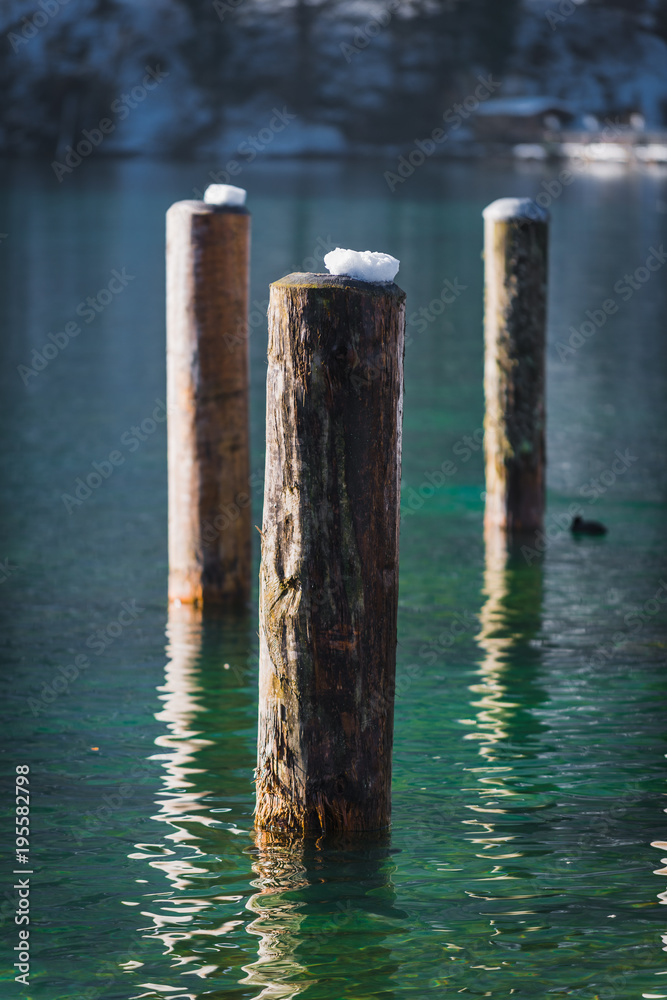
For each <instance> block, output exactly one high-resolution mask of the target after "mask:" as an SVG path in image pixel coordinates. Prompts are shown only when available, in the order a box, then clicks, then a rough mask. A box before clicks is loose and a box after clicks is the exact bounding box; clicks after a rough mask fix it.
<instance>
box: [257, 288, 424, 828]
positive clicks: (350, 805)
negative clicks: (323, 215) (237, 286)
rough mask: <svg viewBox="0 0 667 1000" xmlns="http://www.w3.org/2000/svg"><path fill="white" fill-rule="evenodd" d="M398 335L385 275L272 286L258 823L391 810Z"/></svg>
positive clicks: (397, 301)
mask: <svg viewBox="0 0 667 1000" xmlns="http://www.w3.org/2000/svg"><path fill="white" fill-rule="evenodd" d="M404 342H405V294H404V293H403V292H402V291H401V289H399V288H398V287H397V286H396V285H395V284H393V283H390V284H384V283H383V284H379V283H378V284H371V283H367V282H362V281H355V280H353V279H350V278H345V277H335V276H332V275H318V274H292V275H288V277H286V278H283V279H282V280H281V281H277V282H275V283H274V284H273V285H272V286H271V297H270V305H269V353H268V362H269V367H268V375H267V417H266V448H267V451H266V479H265V496H264V522H263V532H262V565H261V570H260V680H259V685H260V707H259V739H258V763H257V811H256V823H257V826H258V827H259V828H263V829H274V830H281V829H282V830H289V829H292V830H300V831H302V832H308V831H325V830H326V831H329V832H330V831H342V830H375V829H380V828H383V827H386V826H387V825H388V823H389V820H390V812H391V752H392V741H393V700H394V683H395V664H396V616H397V606H398V544H399V538H398V535H399V505H400V475H401V428H402V415H403V352H404Z"/></svg>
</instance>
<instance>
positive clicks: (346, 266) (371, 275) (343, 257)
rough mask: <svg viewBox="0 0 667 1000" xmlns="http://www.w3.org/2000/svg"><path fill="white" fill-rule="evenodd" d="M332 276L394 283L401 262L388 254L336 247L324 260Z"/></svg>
mask: <svg viewBox="0 0 667 1000" xmlns="http://www.w3.org/2000/svg"><path fill="white" fill-rule="evenodd" d="M324 263H325V265H326V269H327V271H329V273H330V274H339V275H345V276H346V277H348V278H357V279H358V280H359V281H393V280H394V278H395V277H396V275H397V273H398V269H399V267H400V266H401V262H400V261H399V260H396V258H395V257H392V256H390V254H388V253H376V252H373V251H372V250H343V249H342V247H336V249H335V250H331V251H330V252H329V253H328V254H326V256H325V258H324Z"/></svg>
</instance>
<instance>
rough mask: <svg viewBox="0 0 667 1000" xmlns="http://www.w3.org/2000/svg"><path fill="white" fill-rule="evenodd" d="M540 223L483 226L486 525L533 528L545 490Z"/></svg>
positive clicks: (543, 239)
mask: <svg viewBox="0 0 667 1000" xmlns="http://www.w3.org/2000/svg"><path fill="white" fill-rule="evenodd" d="M547 237H548V224H547V223H546V222H544V221H540V220H535V219H527V218H515V219H503V220H494V219H486V220H485V240H484V257H485V318H484V337H485V363H484V394H485V398H486V414H485V418H484V454H485V466H486V509H485V521H486V523H487V524H490V525H496V526H498V527H501V528H503V529H506V530H507V531H509V532H511V533H521V532H526V531H535V530H539V529H540V528H541V527H542V523H543V517H544V491H545V463H546V456H545V403H544V391H545V326H546V297H547Z"/></svg>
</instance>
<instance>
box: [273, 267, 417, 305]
mask: <svg viewBox="0 0 667 1000" xmlns="http://www.w3.org/2000/svg"><path fill="white" fill-rule="evenodd" d="M271 288H302V289H304V290H308V289H310V290H315V289H318V288H322V289H324V288H348V289H350V290H353V291H357V292H365V293H366V294H367V295H377V296H380V295H391V296H396V297H397V298H399V299H401V300H402V299H404V298H405V292H404V291H403V289H402V288H399V286H398V285H397V284H396V283H395V282H394V281H364V280H362V279H361V278H350V277H349V275H346V274H317V273H315V272H312V271H294V272H293V273H292V274H286V275H285V277H284V278H279V279H278V280H277V281H272V282H271Z"/></svg>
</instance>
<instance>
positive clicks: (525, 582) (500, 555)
mask: <svg viewBox="0 0 667 1000" xmlns="http://www.w3.org/2000/svg"><path fill="white" fill-rule="evenodd" d="M484 541H485V550H486V562H485V571H484V593H485V596H486V601H485V603H484V606H483V608H482V611H481V613H480V623H481V628H480V632H479V635H478V636H477V642H478V644H479V646H480V648H481V649H482V652H483V658H482V661H481V664H480V667H479V681H478V682H477V683H475V684H472V685H471V686H470V690H471V691H472V692H473V694H474V695H475V696H476V698H475V700H474V701H473V702H472V707H473V708H474V709H475V718H474V719H471V720H469V723H470V725H471V726H474V730H473V731H472V732H470V733H468V735H467V736H466V739H475V740H477V741H478V745H479V753H480V755H481V757H482V758H483V763H482V764H481V766H480V767H476V768H473V769H472V770H473V773H475V774H476V775H477V776H478V780H479V783H480V785H481V787H480V788H479V789H478V791H479V795H480V798H481V799H482V802H481V803H479V804H475V805H470V806H469V807H468V808H470V809H472V810H473V811H475V812H477V813H481V814H483V815H484V818H483V819H482V818H481V817H480V819H474V820H466V823H469V824H471V825H475V826H478V827H479V828H480V833H483V834H484V835H483V836H482V837H481V838H475V842H476V843H481V844H483V845H484V849H485V850H488V849H491V848H493V847H495V846H497V845H499V844H501V843H504V842H506V841H508V840H511V839H513V838H512V837H511V836H503V837H500V836H496V835H495V826H494V822H495V821H494V820H493V818H492V817H493V815H498V814H503V813H505V812H506V811H507V810H506V809H504V808H503V802H505V803H506V804H508V803H507V800H508V799H509V798H511V797H512V796H514V795H515V794H516V793H515V791H514V790H513V789H512V786H511V780H512V765H511V761H512V760H514V759H516V758H517V757H525V756H527V755H530V753H531V744H532V743H533V741H534V739H535V737H536V736H537V735H538V734H539V733H540V732H542V731H543V730H544V728H545V727H544V726H543V725H542V723H540V722H539V721H538V720H537V719H536V718H535V716H534V715H533V712H532V709H534V708H535V707H537V706H538V705H540V704H542V703H543V702H544V701H545V700H546V692H545V691H544V690H543V689H542V688H540V687H539V686H538V684H537V683H536V681H537V676H538V671H539V665H540V652H539V649H538V648H537V647H536V645H535V643H534V640H535V637H536V636H537V634H538V633H539V632H540V629H541V626H542V566H541V564H539V563H536V564H534V565H530V566H529V565H527V563H526V561H525V560H524V559H523V558H522V557H521V554H520V541H517V542H513V541H511V540H510V539H508V537H507V535H506V533H505V532H504V531H502V530H498V529H496V528H495V527H494V526H493V525H490V526H487V527H486V529H485V536H484ZM503 856H504V857H508V856H509V855H503Z"/></svg>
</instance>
